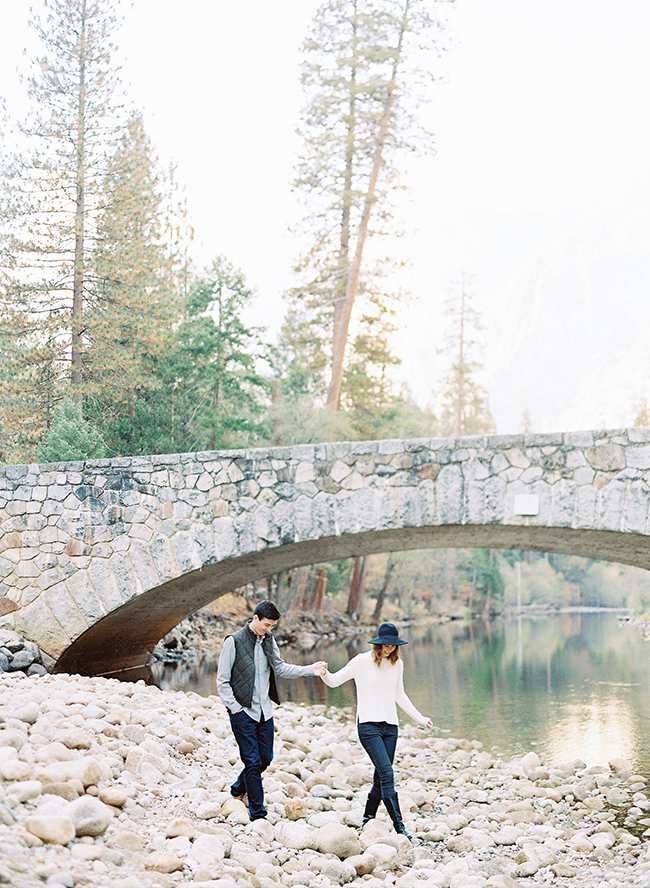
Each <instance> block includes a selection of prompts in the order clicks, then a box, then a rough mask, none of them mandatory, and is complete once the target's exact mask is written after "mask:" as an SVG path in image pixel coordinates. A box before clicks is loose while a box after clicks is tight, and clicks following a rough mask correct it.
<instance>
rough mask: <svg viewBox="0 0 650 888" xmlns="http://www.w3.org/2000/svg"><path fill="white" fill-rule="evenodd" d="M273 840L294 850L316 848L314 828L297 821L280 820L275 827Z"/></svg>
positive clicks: (314, 849) (313, 849)
mask: <svg viewBox="0 0 650 888" xmlns="http://www.w3.org/2000/svg"><path fill="white" fill-rule="evenodd" d="M275 840H276V842H280V844H281V845H283V846H284V847H285V848H291V849H293V850H294V851H304V850H306V849H307V848H310V849H311V850H312V851H316V850H317V843H316V839H315V837H314V830H312V829H311V828H310V827H308V826H307V824H306V823H301V822H299V821H296V822H292V821H290V820H281V821H280V822H279V823H278V824H277V825H276V827H275Z"/></svg>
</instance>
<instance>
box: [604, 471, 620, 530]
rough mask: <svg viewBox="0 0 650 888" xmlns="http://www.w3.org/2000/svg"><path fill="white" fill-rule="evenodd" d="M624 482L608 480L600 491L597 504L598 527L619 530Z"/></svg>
mask: <svg viewBox="0 0 650 888" xmlns="http://www.w3.org/2000/svg"><path fill="white" fill-rule="evenodd" d="M625 488H626V485H625V484H621V483H620V482H618V481H610V482H609V483H608V484H605V486H604V487H603V489H602V490H601V491H600V497H599V504H598V527H599V528H601V529H602V530H620V529H621V523H622V520H623V504H624V501H625Z"/></svg>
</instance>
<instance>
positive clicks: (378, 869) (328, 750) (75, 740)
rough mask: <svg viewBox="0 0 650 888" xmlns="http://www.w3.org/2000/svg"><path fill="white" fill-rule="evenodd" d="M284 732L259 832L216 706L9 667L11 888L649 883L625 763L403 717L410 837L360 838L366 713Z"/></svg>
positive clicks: (4, 789)
mask: <svg viewBox="0 0 650 888" xmlns="http://www.w3.org/2000/svg"><path fill="white" fill-rule="evenodd" d="M275 723H276V747H275V759H274V761H273V763H272V764H271V767H270V768H269V769H268V771H267V772H266V774H265V777H264V784H265V791H266V800H267V807H268V809H269V818H268V821H256V822H254V823H251V822H249V818H248V813H247V811H246V809H245V807H244V806H243V805H242V803H241V802H239V801H237V800H234V799H232V798H231V797H230V794H229V792H228V787H229V784H230V782H231V781H232V780H233V779H234V776H235V774H236V773H237V772H238V771H239V768H240V762H239V758H238V754H237V749H236V746H235V744H234V740H233V738H232V735H231V733H230V729H229V724H228V720H227V715H226V713H225V710H224V707H223V705H222V703H221V701H220V700H219V699H218V698H216V697H206V698H202V697H200V696H198V695H197V694H195V693H193V692H188V693H182V692H174V691H161V690H159V689H158V688H156V687H154V686H147V685H145V684H144V683H142V682H137V683H124V682H119V681H117V680H115V679H102V678H83V677H80V676H68V675H46V676H34V677H30V678H27V677H25V676H23V675H22V674H21V675H19V674H18V673H13V674H5V675H1V676H0V778H1V779H2V782H1V783H0V884H2V883H4V884H10V885H12V886H14V888H33V886H37V885H38V886H42V885H43V884H44V882H46V883H47V884H48V885H50V886H56V885H59V886H64V885H65V886H69V888H73V886H81V885H90V886H92V888H157V886H162V888H171V886H174V885H178V884H189V885H193V886H194V888H199V886H201V888H283V886H284V888H298V886H306V888H311V886H319V888H330V886H335V885H341V884H350V885H351V886H360V888H361V886H363V888H393V886H396V888H516V886H522V888H523V886H531V888H532V886H535V885H539V884H540V882H544V883H546V882H548V881H552V884H553V885H555V886H561V888H568V886H570V885H572V886H575V888H587V886H589V888H591V886H593V885H596V884H600V883H602V882H605V881H607V883H608V885H609V886H612V888H614V886H624V885H625V886H639V888H641V886H644V885H647V884H648V883H650V853H649V850H648V845H647V842H646V841H645V839H646V838H647V837H644V838H643V839H642V840H641V839H640V838H639V835H638V834H641V835H643V833H645V832H646V830H647V826H648V825H650V816H649V815H650V798H649V794H650V793H649V791H648V788H647V781H646V779H645V778H643V777H640V776H639V775H634V774H632V772H631V769H630V767H629V766H628V765H627V764H626V763H625V762H624V761H623V760H620V759H614V760H612V761H611V762H610V763H609V766H601V767H591V768H589V767H586V765H585V763H584V762H580V761H574V762H570V763H567V764H566V765H563V766H559V767H555V768H547V767H545V766H544V764H543V762H540V760H539V758H538V756H537V755H536V754H535V753H528V754H527V755H525V756H523V757H519V758H514V759H509V760H508V759H501V758H497V757H495V756H493V755H492V754H491V753H489V752H487V751H485V750H484V749H482V747H481V744H480V743H478V742H476V741H471V740H465V739H454V738H449V737H444V738H443V737H440V736H435V735H433V734H431V733H429V732H427V731H426V730H425V729H421V728H419V727H416V726H413V725H410V724H404V725H403V727H402V729H401V736H400V741H399V746H398V754H397V759H396V778H397V786H398V792H399V793H400V800H401V803H402V811H403V813H404V818H405V822H406V825H407V828H408V829H409V831H411V832H412V833H413V834H414V835H415V836H416V838H417V839H418V844H411V843H409V842H408V840H407V839H406V838H405V837H400V836H396V834H395V833H394V832H393V830H392V828H390V824H389V822H388V820H387V818H386V816H385V814H384V813H381V814H380V816H379V817H378V818H377V819H376V820H375V821H371V823H370V824H368V825H367V826H366V827H365V829H364V830H363V832H361V831H360V829H359V827H360V823H361V815H362V810H363V804H364V803H365V796H366V793H367V789H368V786H369V780H370V766H369V762H368V759H367V757H366V755H365V752H364V751H363V750H362V748H361V747H360V744H359V743H358V740H357V738H356V732H355V729H354V725H353V724H351V722H350V716H349V713H347V712H345V711H341V710H335V709H334V708H333V707H329V706H325V705H315V706H303V705H299V704H284V705H283V706H280V707H278V709H277V710H276V713H275ZM48 831H49V832H48ZM647 831H648V833H649V834H650V830H647ZM39 836H41V837H40V838H39ZM44 839H45V840H44Z"/></svg>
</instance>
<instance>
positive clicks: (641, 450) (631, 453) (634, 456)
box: [597, 444, 650, 469]
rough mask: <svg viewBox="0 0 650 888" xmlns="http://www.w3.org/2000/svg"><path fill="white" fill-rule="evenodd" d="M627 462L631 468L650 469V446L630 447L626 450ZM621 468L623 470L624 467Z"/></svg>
mask: <svg viewBox="0 0 650 888" xmlns="http://www.w3.org/2000/svg"><path fill="white" fill-rule="evenodd" d="M612 446H617V445H612ZM620 449H621V451H622V450H623V448H620ZM625 460H626V462H627V465H628V466H629V467H630V468H635V469H650V444H645V445H639V446H636V445H630V446H628V447H627V448H626V449H625ZM597 468H599V467H597ZM617 468H618V466H617ZM620 468H623V466H620Z"/></svg>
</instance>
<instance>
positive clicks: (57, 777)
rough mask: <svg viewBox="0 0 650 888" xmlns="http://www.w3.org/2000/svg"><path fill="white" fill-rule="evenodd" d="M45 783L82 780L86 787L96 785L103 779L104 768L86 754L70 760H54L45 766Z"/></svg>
mask: <svg viewBox="0 0 650 888" xmlns="http://www.w3.org/2000/svg"><path fill="white" fill-rule="evenodd" d="M42 779H43V783H66V782H67V781H68V780H80V781H81V783H82V784H83V786H84V789H85V787H87V786H95V785H97V784H98V783H99V782H100V781H101V779H102V769H101V767H100V765H99V762H97V761H96V760H95V759H94V758H92V757H91V756H85V757H84V758H78V759H74V760H73V761H70V762H53V763H52V764H51V765H48V766H47V767H46V768H45V771H44V773H43V778H42Z"/></svg>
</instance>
